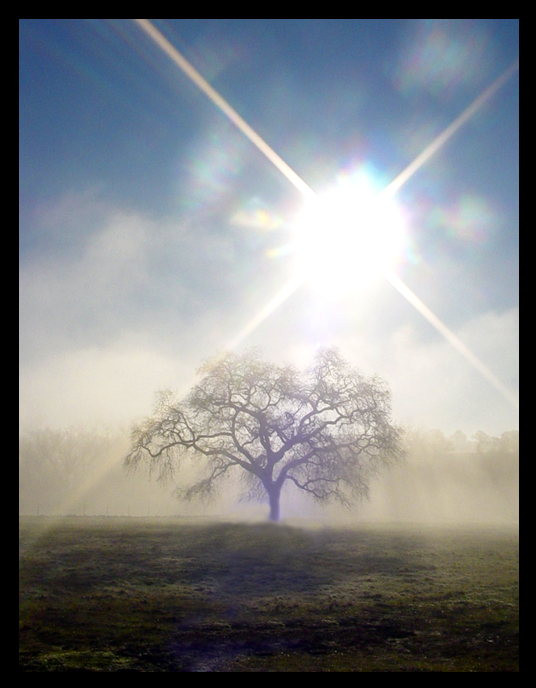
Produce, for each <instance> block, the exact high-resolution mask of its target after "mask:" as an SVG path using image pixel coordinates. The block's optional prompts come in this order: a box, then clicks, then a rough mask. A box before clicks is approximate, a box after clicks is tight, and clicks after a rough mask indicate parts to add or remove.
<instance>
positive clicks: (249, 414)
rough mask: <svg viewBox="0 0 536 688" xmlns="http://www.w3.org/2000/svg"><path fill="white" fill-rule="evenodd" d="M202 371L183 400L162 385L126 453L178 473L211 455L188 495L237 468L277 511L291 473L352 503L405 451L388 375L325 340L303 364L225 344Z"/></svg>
mask: <svg viewBox="0 0 536 688" xmlns="http://www.w3.org/2000/svg"><path fill="white" fill-rule="evenodd" d="M199 372H200V373H202V374H203V375H204V377H203V378H202V380H201V382H200V383H199V384H197V385H196V386H195V387H194V388H193V389H192V391H191V392H190V394H189V395H188V396H187V397H186V398H185V399H184V400H183V401H177V400H175V399H174V398H173V395H172V394H171V393H170V392H168V391H164V392H160V393H159V395H158V400H157V403H156V406H155V410H154V414H153V415H152V416H151V417H150V418H148V419H147V420H146V421H145V422H144V423H142V424H141V425H139V426H137V427H135V428H134V429H133V432H132V446H131V451H130V453H129V454H128V456H127V458H126V459H125V465H126V466H127V467H137V466H138V465H140V464H143V465H146V466H148V467H149V468H150V469H151V470H156V472H157V473H158V477H159V478H170V477H173V476H174V475H175V474H176V473H177V471H179V470H180V466H181V459H182V458H184V457H186V456H189V455H190V456H192V457H193V458H194V459H199V460H201V461H203V462H204V463H205V468H206V473H205V475H204V477H203V478H201V479H200V480H198V481H197V482H194V484H192V485H191V486H190V487H188V488H186V489H177V490H176V493H177V495H178V496H180V497H184V498H186V499H190V498H192V497H210V496H211V495H213V493H214V491H215V490H216V488H217V486H218V484H219V483H220V482H221V480H223V479H224V478H226V477H228V476H229V475H231V474H232V473H233V472H235V471H236V470H239V471H241V475H242V477H243V478H244V480H245V488H246V491H247V494H249V495H259V494H263V493H264V494H265V495H266V496H267V497H268V501H269V504H270V516H269V517H270V520H272V521H278V520H279V518H280V496H281V490H282V488H283V485H284V484H285V483H287V482H290V483H292V484H293V485H295V486H296V487H297V488H299V489H300V490H302V491H304V492H306V493H308V494H309V495H311V496H312V497H313V498H315V499H316V500H319V501H326V502H327V501H331V500H335V501H337V502H339V503H341V504H344V505H347V506H348V505H350V504H352V503H353V502H354V501H355V500H356V499H359V498H362V497H364V496H367V495H368V492H369V484H370V481H371V478H372V477H373V476H375V475H376V474H377V473H378V471H379V470H380V469H381V468H382V467H385V466H389V465H390V464H392V463H393V462H395V461H397V460H398V459H400V458H401V457H402V455H403V449H402V445H401V430H400V429H399V428H398V427H396V426H395V425H394V424H393V423H392V421H391V407H390V392H389V389H388V388H387V386H386V384H385V383H384V382H383V381H382V380H381V379H379V378H377V377H373V378H370V379H367V378H365V377H363V376H362V375H361V374H360V373H359V372H357V371H356V370H354V369H353V368H352V367H350V365H348V363H346V362H345V361H344V360H343V359H342V358H341V357H340V355H339V354H338V353H337V351H335V350H331V349H328V350H321V351H320V352H319V353H318V354H317V356H316V358H315V360H314V363H313V365H312V366H311V367H310V369H308V370H307V371H306V372H304V373H303V374H301V373H299V372H298V371H297V370H296V369H294V368H293V367H290V366H285V367H280V366H276V365H273V364H271V363H268V362H266V361H264V360H262V359H261V358H260V356H259V354H258V353H257V352H255V351H250V352H248V353H245V354H243V355H235V354H227V355H225V356H223V357H221V358H219V359H218V360H217V361H216V362H213V363H208V364H206V365H205V366H204V367H203V368H201V370H200V371H199Z"/></svg>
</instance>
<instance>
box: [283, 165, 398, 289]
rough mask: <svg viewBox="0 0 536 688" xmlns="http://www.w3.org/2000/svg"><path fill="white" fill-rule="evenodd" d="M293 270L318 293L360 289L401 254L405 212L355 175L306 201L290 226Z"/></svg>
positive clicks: (371, 183) (370, 181)
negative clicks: (316, 289) (292, 231)
mask: <svg viewBox="0 0 536 688" xmlns="http://www.w3.org/2000/svg"><path fill="white" fill-rule="evenodd" d="M294 232H295V235H294V236H295V242H294V248H295V255H296V259H297V263H298V270H299V272H300V274H301V276H302V277H303V279H304V280H306V281H307V282H309V283H312V284H314V285H316V286H318V287H320V288H321V289H324V290H326V289H329V290H332V289H335V290H339V289H343V288H344V289H348V288H352V287H356V286H362V285H364V284H367V283H369V282H370V281H371V280H373V279H376V278H378V277H380V276H381V275H383V274H384V273H385V272H387V271H390V270H392V269H393V268H394V267H395V265H396V263H397V262H398V261H399V260H400V258H401V256H402V254H403V251H404V241H405V222H404V213H403V212H402V209H401V208H400V207H399V205H398V204H397V203H396V201H395V199H394V198H393V197H392V196H391V197H387V195H386V194H382V193H381V188H378V185H377V184H375V183H374V180H373V178H372V177H371V176H370V175H368V174H366V173H364V172H359V173H355V174H353V175H351V176H344V177H340V178H339V180H338V182H337V184H336V185H335V186H334V187H333V188H331V189H329V190H326V191H324V192H321V193H320V194H318V195H317V196H316V197H314V198H311V199H309V200H308V201H307V203H306V205H305V207H304V208H303V210H302V211H301V213H300V214H299V217H298V218H297V221H296V223H295V225H294Z"/></svg>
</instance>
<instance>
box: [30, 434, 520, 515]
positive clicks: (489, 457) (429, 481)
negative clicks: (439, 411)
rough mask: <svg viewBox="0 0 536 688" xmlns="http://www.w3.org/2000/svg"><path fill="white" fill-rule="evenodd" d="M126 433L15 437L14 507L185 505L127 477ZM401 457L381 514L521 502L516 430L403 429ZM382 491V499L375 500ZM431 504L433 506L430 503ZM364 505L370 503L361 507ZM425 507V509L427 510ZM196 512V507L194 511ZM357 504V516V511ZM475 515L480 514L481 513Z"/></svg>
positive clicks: (385, 487) (383, 486)
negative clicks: (497, 432)
mask: <svg viewBox="0 0 536 688" xmlns="http://www.w3.org/2000/svg"><path fill="white" fill-rule="evenodd" d="M128 443H129V437H128V432H126V431H122V430H109V429H103V428H96V429H81V428H69V429H64V430H55V429H50V428H47V429H42V430H34V431H28V432H25V433H24V434H23V435H22V436H21V437H20V439H19V513H21V514H38V513H39V514H42V515H45V514H49V515H56V514H62V515H66V514H69V513H72V514H78V515H82V514H84V512H85V513H86V515H91V514H103V515H106V514H107V513H108V514H109V515H128V514H129V513H130V515H133V516H134V515H136V516H145V515H166V514H172V513H181V512H182V511H183V510H184V508H185V507H184V505H181V504H178V503H177V502H176V501H175V500H173V499H172V497H171V496H170V495H169V490H166V489H165V488H162V487H161V486H160V485H159V484H157V483H155V482H149V481H148V480H147V477H146V476H145V475H143V474H139V475H138V474H134V475H126V473H125V470H124V468H123V467H122V460H123V457H124V454H125V450H126V447H128ZM404 445H405V449H406V461H405V462H404V463H403V464H402V465H401V466H399V467H398V468H397V469H396V470H395V471H394V472H391V473H386V474H385V475H384V476H383V477H382V478H381V479H380V480H379V481H378V486H377V487H374V488H373V491H372V494H371V504H370V506H371V507H374V506H375V502H378V501H382V500H383V503H384V506H385V508H386V511H385V514H384V515H385V517H386V518H397V517H399V516H400V515H402V516H404V515H405V516H407V517H408V518H409V517H413V516H414V517H415V519H417V518H418V517H419V516H423V517H424V516H425V515H426V514H427V513H437V511H438V509H440V508H443V509H444V511H445V512H447V511H448V508H450V507H449V504H450V503H451V502H455V501H456V500H457V501H458V502H459V501H461V500H462V498H463V500H465V505H464V508H465V509H466V510H467V511H469V510H470V508H472V507H473V506H474V507H475V509H476V510H477V511H478V509H479V510H480V511H479V512H478V513H483V511H486V513H487V512H490V513H491V512H493V511H495V512H498V510H500V508H502V507H503V506H505V508H506V506H507V509H508V514H509V515H510V516H509V517H510V519H511V518H514V517H515V513H516V510H517V508H518V491H519V432H518V431H517V430H512V431H509V432H505V433H502V434H501V435H500V436H497V437H495V436H490V435H487V434H486V433H484V432H480V431H479V432H477V433H475V434H474V435H472V436H471V437H467V435H466V434H465V433H464V432H462V431H461V430H458V431H456V432H455V433H454V434H452V435H450V436H446V435H445V434H444V433H443V432H442V431H441V430H438V429H433V430H417V429H415V428H406V430H405V433H404ZM380 496H381V499H380ZM432 507H433V508H432ZM364 508H365V509H366V508H367V505H366V504H365V505H364ZM427 509H428V510H429V511H427ZM194 513H195V512H194ZM360 513H362V512H361V509H360V508H359V507H358V508H357V510H356V512H355V514H356V516H357V517H359V515H360ZM478 513H477V515H478Z"/></svg>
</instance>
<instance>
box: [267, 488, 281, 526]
mask: <svg viewBox="0 0 536 688" xmlns="http://www.w3.org/2000/svg"><path fill="white" fill-rule="evenodd" d="M268 497H269V499H270V517H269V518H270V521H274V522H277V521H279V499H280V497H281V488H280V487H272V489H271V490H268Z"/></svg>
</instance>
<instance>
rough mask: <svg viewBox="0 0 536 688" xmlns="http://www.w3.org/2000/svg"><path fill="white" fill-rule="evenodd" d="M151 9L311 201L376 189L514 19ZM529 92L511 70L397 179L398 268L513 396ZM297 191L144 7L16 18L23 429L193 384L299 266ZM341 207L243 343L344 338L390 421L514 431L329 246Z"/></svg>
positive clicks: (463, 89)
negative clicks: (375, 381) (361, 185)
mask: <svg viewBox="0 0 536 688" xmlns="http://www.w3.org/2000/svg"><path fill="white" fill-rule="evenodd" d="M151 21H152V22H153V24H154V26H156V27H157V28H158V30H159V31H160V32H161V33H162V34H163V35H164V36H165V37H166V38H167V39H168V40H169V41H170V42H171V43H172V44H173V45H174V46H175V47H176V48H177V50H179V51H180V53H181V54H182V55H183V56H184V57H185V58H186V59H187V60H189V61H190V63H191V64H192V65H193V66H194V68H195V69H196V70H198V71H199V73H200V74H201V75H202V76H203V77H204V78H205V79H206V80H207V81H208V82H209V83H210V84H211V85H212V86H213V87H214V88H215V89H216V91H218V93H220V94H221V96H223V98H224V99H225V100H226V101H227V102H228V103H229V104H230V105H231V106H232V107H233V108H234V109H235V110H236V111H237V112H238V113H239V114H240V116H241V117H242V118H243V119H244V120H245V121H246V122H247V123H248V124H249V125H250V126H251V127H253V129H254V130H255V131H256V132H257V133H258V134H259V135H260V136H261V137H262V138H263V139H264V140H265V141H266V143H268V145H269V146H270V147H271V148H272V149H273V150H275V151H276V152H277V154H278V155H279V156H280V157H281V158H282V159H283V160H284V161H285V162H286V163H287V164H288V165H290V166H291V167H292V168H293V170H294V171H295V172H296V173H297V174H298V175H299V176H300V177H301V178H302V179H303V180H304V181H305V182H306V183H307V184H308V185H309V186H311V187H312V188H313V189H314V191H315V192H317V193H318V194H319V197H322V195H323V194H325V193H327V192H329V190H330V189H332V188H335V187H337V185H340V184H342V183H346V184H347V185H348V184H355V183H356V180H363V179H366V180H368V183H369V184H370V185H371V186H372V187H373V188H374V189H376V190H377V191H379V190H381V189H382V188H384V187H385V186H387V185H388V184H389V183H390V182H391V181H392V180H393V179H394V178H396V177H397V175H398V174H399V173H400V172H402V170H404V169H405V168H406V167H407V166H408V165H409V164H410V163H411V162H412V161H413V160H414V159H415V158H416V157H417V156H418V155H419V154H420V153H421V152H422V151H423V150H424V149H425V148H426V146H428V145H429V144H430V143H431V142H432V141H433V140H434V138H435V137H437V136H438V135H439V134H440V133H441V132H442V131H444V130H445V128H446V127H448V126H449V125H450V124H451V123H452V122H453V121H454V120H455V119H456V118H457V117H458V116H459V115H460V113H462V112H463V111H464V110H465V108H467V107H468V106H469V105H470V104H471V103H472V102H474V101H475V99H476V98H478V96H479V95H480V94H481V93H482V92H483V91H484V90H485V89H486V88H487V87H488V86H490V84H492V83H493V82H494V81H495V80H496V79H497V78H498V77H500V75H501V74H503V73H504V72H505V70H507V69H508V68H509V67H510V66H511V65H512V64H514V63H515V62H516V60H518V55H519V53H518V40H519V35H518V33H519V27H518V21H517V20H455V21H450V20H351V21H348V20H346V21H339V20H333V21H324V20H292V21H290V20H223V21H222V20H151ZM518 91H519V76H518V71H515V72H514V73H513V74H512V75H511V77H510V78H508V80H507V81H506V82H505V83H504V84H503V85H502V86H501V88H500V89H499V90H498V91H497V92H496V93H495V94H494V95H493V96H492V97H491V98H489V100H488V101H487V102H486V103H485V104H483V105H482V107H480V108H479V109H478V111H477V112H476V113H475V114H474V115H473V116H472V117H470V118H469V120H468V121H467V122H466V123H465V124H464V125H463V126H462V127H460V129H459V130H458V131H457V132H456V133H455V134H454V135H453V136H452V138H450V139H449V140H448V142H447V143H446V144H445V145H444V146H442V147H441V148H440V149H439V150H438V151H437V152H436V153H435V154H434V155H433V156H432V157H431V158H430V159H429V160H428V161H427V162H426V163H425V164H424V165H423V166H422V167H421V168H420V169H418V170H417V171H416V172H415V174H413V176H411V178H409V179H408V180H407V181H406V182H405V183H404V184H403V186H402V187H401V188H400V189H399V190H398V192H397V194H396V197H395V201H396V204H397V208H398V210H399V211H400V213H401V217H402V218H403V241H402V243H401V244H400V246H399V247H397V252H396V256H395V259H394V263H393V264H392V266H391V267H392V270H393V272H394V273H395V274H396V275H397V277H398V278H399V279H400V280H402V282H403V283H404V284H405V285H406V286H407V287H409V289H411V290H412V291H413V293H414V294H416V295H417V296H418V298H419V299H421V300H422V302H423V303H424V304H425V305H426V307H427V308H428V309H430V311H432V312H433V313H434V314H435V315H436V316H437V318H439V319H440V320H441V321H442V322H443V323H444V324H445V325H446V326H447V327H448V328H449V329H450V330H451V331H452V332H453V333H454V334H455V336H456V337H457V338H458V339H459V341H461V342H463V344H464V345H465V346H466V347H468V348H469V349H470V350H471V352H472V353H473V354H474V356H475V357H476V358H477V359H478V361H480V362H481V363H482V365H483V366H485V367H486V369H488V370H489V371H491V373H492V375H493V377H494V379H496V380H497V381H499V382H500V385H501V386H502V387H503V388H505V389H507V390H509V392H510V393H511V395H514V396H515V395H517V390H518V251H519V244H518V229H519V218H518V182H519V173H518V149H519V114H518V107H519V100H518V98H519V94H518ZM304 203H305V199H304V198H303V196H302V195H301V194H300V193H299V191H298V190H297V189H296V188H294V187H293V186H292V184H290V183H289V181H288V180H287V179H286V178H285V177H284V176H282V175H281V173H280V172H279V171H278V170H277V169H276V168H275V167H274V166H273V165H272V164H271V163H270V162H269V161H268V160H267V159H266V158H265V157H264V156H263V155H262V153H261V152H260V151H259V150H257V148H255V146H254V145H252V143H251V142H250V141H249V140H248V139H247V138H246V137H245V136H244V135H243V134H242V133H241V132H240V131H239V130H238V129H237V128H236V127H235V126H234V124H232V123H231V122H230V121H229V120H228V119H227V118H226V117H225V115H223V114H222V112H220V111H219V110H218V109H217V108H216V107H215V106H214V104H213V103H212V102H211V101H210V100H209V99H208V98H207V97H206V96H205V95H204V94H203V93H202V92H201V91H200V90H199V89H198V87H197V86H196V85H195V84H193V83H192V82H191V81H190V80H189V78H188V77H187V76H186V75H185V74H184V73H183V72H181V70H180V69H178V67H177V66H176V65H175V64H174V63H173V62H172V61H171V60H170V59H169V57H168V56H167V55H165V54H164V53H163V52H162V51H161V50H160V48H158V46H157V45H155V43H154V42H153V41H152V40H151V39H150V38H149V37H148V36H147V35H146V34H145V33H144V32H143V31H142V30H141V29H140V27H139V26H138V25H136V24H135V23H134V21H133V20H127V19H124V20H52V19H45V20H20V22H19V215H20V403H21V409H20V410H21V413H20V416H21V425H22V426H23V427H24V428H27V427H35V426H42V425H52V426H55V427H58V426H59V427H62V426H66V425H72V424H78V423H82V424H86V423H94V422H97V421H103V422H106V423H130V422H132V421H133V420H135V419H137V418H139V417H140V416H143V415H144V414H147V413H148V412H150V410H151V405H152V401H153V394H154V392H155V391H156V390H158V389H161V388H163V387H171V388H174V389H179V390H183V391H187V389H188V387H189V385H190V384H191V382H192V380H193V371H194V370H195V369H196V368H197V367H198V366H199V364H200V363H201V362H202V361H203V360H204V359H205V358H207V357H210V356H213V355H214V354H215V353H217V352H218V351H220V350H221V349H223V348H224V347H226V346H228V345H229V343H230V342H234V341H236V338H237V335H238V334H239V333H240V332H241V331H243V329H244V327H246V326H247V325H248V323H251V322H252V319H254V318H255V316H256V315H257V314H258V313H259V312H260V311H261V310H262V309H263V308H264V307H265V306H266V304H267V303H269V302H270V301H271V300H272V299H273V298H274V296H275V295H276V294H278V293H279V292H280V290H281V289H282V288H283V287H284V286H285V285H286V284H288V282H289V280H292V279H293V277H294V276H295V275H296V271H297V269H298V268H297V266H298V265H299V264H300V259H301V256H300V255H299V253H300V250H301V249H300V248H299V244H298V243H297V242H296V227H297V225H298V224H299V217H300V213H301V212H302V211H303V207H304ZM336 222H337V220H336V219H334V220H333V226H329V227H327V228H326V232H325V235H322V236H323V237H324V238H323V239H322V241H323V242H325V243H324V244H322V246H321V251H322V247H325V253H326V261H325V263H324V264H322V265H321V267H318V269H317V272H319V273H321V274H318V275H315V277H314V278H313V277H312V276H310V277H309V280H308V281H307V282H306V283H304V284H303V285H302V286H300V287H299V288H298V289H296V290H295V291H294V292H293V293H292V294H290V295H289V296H288V298H286V299H285V300H283V301H282V302H281V304H280V305H279V306H278V307H277V308H276V309H274V310H273V312H272V313H271V315H270V316H269V317H268V318H266V319H265V320H264V321H263V322H261V323H260V324H259V325H258V326H257V327H255V328H250V331H249V334H248V336H247V337H245V338H243V339H242V340H241V341H240V342H239V344H238V347H239V349H242V348H245V347H247V346H250V345H256V346H260V347H262V348H263V350H264V352H265V354H266V356H267V357H269V358H272V359H274V360H277V361H287V362H291V363H294V364H296V365H299V366H302V365H305V364H307V363H308V361H309V360H310V359H311V356H312V355H313V353H314V351H315V349H316V348H317V347H318V346H325V345H337V346H339V348H340V349H341V351H342V353H343V354H344V355H345V357H346V358H348V359H349V360H350V361H351V362H352V363H353V364H355V365H356V366H357V367H359V368H360V369H361V370H362V371H363V372H364V373H366V374H374V373H377V374H378V375H380V376H382V377H384V378H385V379H386V380H387V382H388V383H389V385H390V386H391V389H392V392H393V410H394V415H395V417H396V419H397V420H398V421H400V422H403V423H406V422H411V423H413V424H414V425H422V426H424V427H426V428H428V427H438V428H441V429H443V430H444V431H445V432H446V433H447V434H449V433H452V432H454V430H456V429H458V428H460V429H462V430H464V431H465V432H466V433H467V434H472V433H473V432H475V431H476V430H478V429H481V430H483V431H485V432H488V433H490V434H500V433H501V432H504V431H506V430H509V429H513V428H516V427H517V425H518V416H517V409H516V408H515V407H514V405H513V404H512V403H511V396H508V397H507V396H505V394H503V393H501V390H500V389H499V388H498V387H497V386H494V385H493V384H490V381H489V379H486V378H485V376H483V375H482V373H481V371H479V370H477V369H476V368H475V366H474V365H471V363H470V362H468V360H467V359H466V358H464V357H463V356H462V355H460V353H459V351H457V350H456V349H455V348H454V347H453V346H452V344H451V343H449V342H448V341H447V340H446V339H445V337H444V336H443V335H442V334H441V333H440V332H438V330H437V329H436V328H434V327H432V326H431V324H430V322H428V321H427V320H426V319H425V318H423V316H422V314H421V313H419V312H418V311H417V310H416V309H415V307H414V306H413V305H412V304H411V303H409V302H408V300H407V299H405V298H404V297H403V296H402V295H401V294H400V293H399V292H398V291H397V290H396V289H394V288H393V286H392V284H390V283H389V282H388V281H386V280H385V279H384V278H383V277H382V276H381V274H380V275H376V276H375V277H374V276H373V277H371V278H370V279H367V280H366V281H363V280H360V279H357V278H356V279H354V277H356V275H353V265H354V262H353V257H352V250H353V249H352V250H350V249H351V247H352V246H353V245H352V244H349V245H347V246H346V250H345V251H343V253H344V254H345V255H344V256H343V255H341V257H340V262H339V261H338V258H337V254H336V252H334V251H333V248H332V247H333V242H334V241H335V240H334V237H335V236H336V234H337V226H336ZM326 224H329V225H331V222H330V221H329V219H328V220H327V221H326ZM330 242H331V243H330ZM355 257H356V261H355V266H356V268H355V271H356V273H357V272H360V271H361V269H362V268H361V266H362V265H363V263H359V261H358V260H357V258H358V256H357V255H356V256H355ZM328 261H331V263H330V264H329V265H328ZM334 261H335V266H334V265H333V262H334ZM339 265H340V269H338V268H337V266H339ZM324 268H325V269H324ZM337 272H340V273H343V274H344V279H342V280H341V281H340V282H339V281H338V280H339V275H337Z"/></svg>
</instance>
